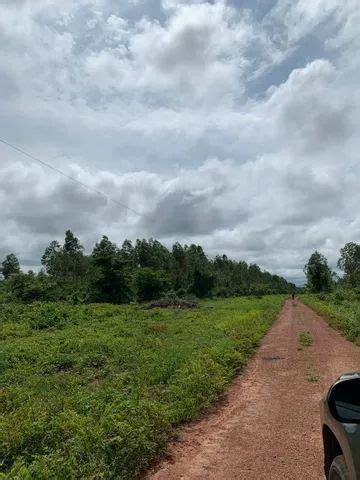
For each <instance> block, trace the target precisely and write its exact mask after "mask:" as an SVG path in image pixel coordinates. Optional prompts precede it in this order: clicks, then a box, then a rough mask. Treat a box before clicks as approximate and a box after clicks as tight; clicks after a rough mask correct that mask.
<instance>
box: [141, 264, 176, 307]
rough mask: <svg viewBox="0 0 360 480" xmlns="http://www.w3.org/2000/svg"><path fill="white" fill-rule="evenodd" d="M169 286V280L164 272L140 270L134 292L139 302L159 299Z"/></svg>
mask: <svg viewBox="0 0 360 480" xmlns="http://www.w3.org/2000/svg"><path fill="white" fill-rule="evenodd" d="M169 286H170V281H169V278H168V277H167V275H166V274H165V273H164V272H161V271H160V272H159V271H155V270H153V269H152V268H141V269H139V271H138V273H137V276H136V290H137V299H138V301H139V302H148V301H150V300H155V299H156V298H160V297H161V296H162V295H163V294H164V292H166V291H167V290H168V289H169Z"/></svg>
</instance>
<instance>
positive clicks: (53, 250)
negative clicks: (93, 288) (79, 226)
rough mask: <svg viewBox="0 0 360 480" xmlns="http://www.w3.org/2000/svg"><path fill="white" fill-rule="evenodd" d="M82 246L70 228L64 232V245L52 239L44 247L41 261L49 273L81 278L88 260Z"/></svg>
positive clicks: (56, 275)
mask: <svg viewBox="0 0 360 480" xmlns="http://www.w3.org/2000/svg"><path fill="white" fill-rule="evenodd" d="M83 250H84V247H83V246H82V245H81V244H80V241H79V239H78V238H77V237H75V235H74V234H73V233H72V231H71V230H67V231H66V232H65V240H64V245H63V246H62V247H61V246H60V244H59V243H58V242H57V241H56V240H54V241H52V242H51V243H50V245H49V246H48V247H47V248H46V249H45V252H44V255H43V256H42V258H41V263H42V264H43V265H44V267H45V268H46V272H47V273H48V274H49V275H52V276H55V277H58V278H62V279H67V280H76V281H78V280H82V279H84V277H85V275H86V272H87V270H88V261H87V258H86V257H85V255H84V253H83Z"/></svg>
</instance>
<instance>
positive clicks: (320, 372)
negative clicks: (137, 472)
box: [147, 300, 360, 480]
mask: <svg viewBox="0 0 360 480" xmlns="http://www.w3.org/2000/svg"><path fill="white" fill-rule="evenodd" d="M301 332H310V334H311V335H312V337H313V339H314V343H313V345H312V346H310V347H301V346H300V344H299V341H298V336H299V333H301ZM300 348H301V349H300ZM354 370H360V348H358V347H357V346H355V345H354V344H352V343H350V342H348V341H346V340H345V339H344V338H343V337H341V336H340V335H339V334H338V333H337V332H336V331H335V330H333V329H332V328H330V327H329V326H328V325H327V324H326V323H325V321H324V320H322V319H321V317H319V316H318V315H316V314H315V313H314V312H313V311H312V310H310V309H309V308H308V307H306V306H305V305H303V304H301V303H300V302H297V301H295V302H294V303H293V302H292V301H291V300H289V301H287V302H286V303H285V305H284V307H283V309H282V311H281V313H280V315H279V318H278V319H277V320H276V322H275V323H274V325H273V327H272V328H271V330H270V331H269V333H268V334H267V335H266V337H265V338H264V340H263V342H262V344H261V346H260V348H259V349H258V350H257V353H256V355H255V356H254V357H253V359H252V360H251V361H250V362H249V364H248V366H247V368H246V369H245V371H244V373H243V374H242V375H240V376H238V377H237V378H236V379H235V381H234V382H233V384H232V385H231V387H230V388H229V390H228V392H227V394H226V397H225V399H224V400H223V401H222V402H220V404H219V405H218V406H217V407H216V408H215V409H214V410H213V411H212V412H210V413H209V414H207V415H205V416H204V417H203V418H201V419H200V420H199V421H197V422H194V423H193V424H190V425H189V426H187V427H185V428H184V429H183V430H182V431H181V434H180V441H179V442H177V443H175V444H173V445H172V446H171V447H170V457H169V459H168V460H166V461H165V462H163V463H162V464H160V465H159V466H158V467H157V468H156V469H155V470H154V471H152V472H150V473H149V475H148V477H147V478H149V479H152V480H165V479H166V480H168V479H182V480H185V479H191V480H195V479H207V480H211V479H214V480H215V479H223V480H230V479H244V480H245V479H246V480H249V479H250V480H300V479H301V480H320V479H324V478H325V476H324V473H323V467H322V461H323V454H322V439H321V427H320V420H319V401H320V398H321V397H322V396H323V395H324V394H325V392H326V391H327V389H328V388H329V386H330V384H331V383H332V382H333V381H334V380H335V379H336V378H337V377H338V376H339V375H341V374H342V373H344V372H349V371H354ZM310 380H312V381H310Z"/></svg>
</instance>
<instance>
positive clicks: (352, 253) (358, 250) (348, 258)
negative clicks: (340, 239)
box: [338, 242, 360, 287]
mask: <svg viewBox="0 0 360 480" xmlns="http://www.w3.org/2000/svg"><path fill="white" fill-rule="evenodd" d="M338 267H339V268H340V269H341V270H343V271H344V272H345V278H346V280H347V281H348V282H349V283H350V285H351V286H353V287H354V286H356V285H359V284H360V245H359V244H357V243H355V242H349V243H346V244H345V246H344V247H343V248H342V249H341V250H340V258H339V260H338Z"/></svg>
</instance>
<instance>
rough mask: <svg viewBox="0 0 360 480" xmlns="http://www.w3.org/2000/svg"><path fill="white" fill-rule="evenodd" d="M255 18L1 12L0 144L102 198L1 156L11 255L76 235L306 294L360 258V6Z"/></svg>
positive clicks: (25, 259) (17, 8)
mask: <svg viewBox="0 0 360 480" xmlns="http://www.w3.org/2000/svg"><path fill="white" fill-rule="evenodd" d="M253 3H254V2H248V1H239V0H231V1H230V0H229V1H225V0H216V1H211V2H210V1H205V0H203V1H202V0H198V1H196V0H163V1H160V0H152V1H146V2H144V1H136V2H134V1H133V0H124V1H123V2H115V1H114V0H81V1H78V2H74V1H73V0H66V1H64V2H62V3H61V7H60V6H59V4H58V2H55V1H54V0H49V1H48V2H35V3H34V2H30V1H26V0H24V1H22V2H20V1H19V2H16V5H15V2H2V4H1V6H0V40H1V43H2V45H3V46H4V48H2V50H1V52H0V111H1V114H0V125H1V132H2V133H1V136H2V137H6V140H8V141H10V142H13V143H15V144H17V145H19V146H22V147H24V148H26V149H27V150H29V151H30V152H31V153H33V154H36V155H38V156H39V157H40V158H43V159H45V160H46V161H48V162H49V163H51V164H52V165H54V166H55V167H58V168H60V169H62V170H64V171H65V172H66V173H67V174H69V175H71V176H73V177H74V178H76V179H78V180H79V181H81V182H83V183H85V184H87V185H89V187H90V188H89V189H88V190H86V189H84V188H83V187H81V186H80V185H79V184H76V183H74V182H71V181H69V180H68V179H65V178H64V177H61V176H58V175H57V174H55V172H52V171H50V170H46V169H44V167H40V165H36V164H29V163H28V162H27V160H25V159H24V158H22V157H21V155H20V154H19V153H15V152H12V151H11V150H10V149H9V148H8V147H5V146H4V145H2V146H1V149H0V200H1V205H2V208H1V209H0V221H1V223H2V226H3V228H2V230H1V233H0V255H1V256H4V255H5V254H7V253H9V252H10V251H15V253H17V254H19V256H20V258H21V259H22V263H23V265H32V266H33V265H36V264H37V262H38V261H39V257H40V255H41V252H42V250H43V249H44V247H45V246H46V244H47V243H48V242H49V241H50V240H51V239H53V238H58V239H60V238H61V237H62V235H63V232H64V230H65V229H67V228H72V229H73V230H74V231H75V232H76V233H77V234H78V235H79V236H80V237H81V239H82V240H83V242H84V243H85V245H86V247H87V248H88V249H89V248H91V246H92V244H93V243H94V242H95V241H96V240H97V239H98V238H99V236H100V235H102V234H108V235H109V236H110V237H111V238H112V239H113V240H114V241H117V242H119V243H121V242H122V241H123V240H124V239H125V238H126V237H128V238H136V237H137V236H155V237H158V238H159V239H160V240H162V241H164V242H165V243H167V244H168V245H170V244H171V243H172V242H173V241H176V240H180V241H182V242H187V243H190V242H199V243H201V244H202V245H204V247H205V248H206V249H207V250H208V252H209V253H210V254H211V255H213V254H216V253H219V252H225V253H228V254H229V255H230V256H232V257H235V258H244V259H246V260H248V261H255V262H258V263H259V264H260V265H261V266H262V267H264V268H267V269H269V270H272V271H274V272H277V273H279V274H283V275H287V276H288V277H289V278H291V279H296V280H297V281H299V282H301V281H302V278H303V274H302V266H303V264H304V263H305V261H306V259H307V258H308V256H309V255H310V254H311V252H312V251H313V250H314V249H315V248H318V249H320V250H322V251H323V253H324V254H326V255H327V256H328V257H329V259H330V261H331V262H332V264H333V265H334V264H335V263H336V258H337V255H338V253H337V252H338V249H339V248H340V247H341V246H342V245H343V244H344V243H345V242H346V241H351V240H353V241H359V240H360V238H359V237H360V220H359V215H358V212H357V210H358V205H359V200H360V194H359V189H358V181H359V175H360V166H359V161H358V151H359V147H360V139H359V134H358V132H357V125H358V123H359V120H360V111H359V106H360V98H359V87H358V78H359V74H360V63H359V59H358V56H357V55H356V53H357V49H358V46H359V38H360V36H359V31H358V25H359V22H358V20H359V12H358V8H357V1H356V0H349V1H348V2H346V3H345V4H344V3H343V2H341V1H340V0H331V1H328V0H326V1H325V0H316V1H313V2H308V1H305V0H296V1H291V2H290V1H288V0H274V1H272V2H268V4H267V6H265V5H264V6H263V7H261V6H260V4H261V2H258V3H257V4H256V5H253ZM264 3H267V2H264ZM313 44H314V45H315V44H316V46H317V47H316V48H313V49H312V48H311V45H313ZM309 46H310V47H309ZM96 191H102V192H104V193H105V195H101V194H99V193H96ZM126 207H129V208H130V210H128V209H127V208H126ZM135 212H136V213H135Z"/></svg>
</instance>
